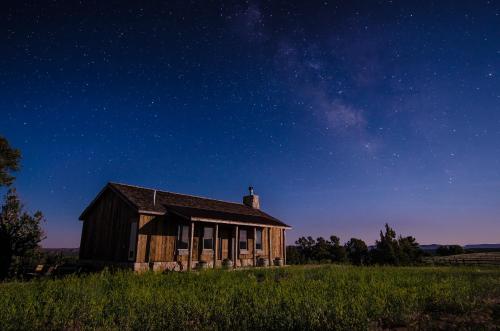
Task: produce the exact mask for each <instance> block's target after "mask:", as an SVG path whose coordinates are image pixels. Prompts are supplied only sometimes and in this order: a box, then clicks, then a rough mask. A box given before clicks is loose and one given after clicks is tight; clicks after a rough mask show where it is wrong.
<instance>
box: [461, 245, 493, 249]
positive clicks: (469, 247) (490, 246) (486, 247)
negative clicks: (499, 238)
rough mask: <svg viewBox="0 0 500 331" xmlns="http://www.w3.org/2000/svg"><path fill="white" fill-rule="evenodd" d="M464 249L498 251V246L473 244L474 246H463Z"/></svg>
mask: <svg viewBox="0 0 500 331" xmlns="http://www.w3.org/2000/svg"><path fill="white" fill-rule="evenodd" d="M464 248H465V249H473V248H480V249H488V248H494V249H499V248H500V244H475V245H465V246H464Z"/></svg>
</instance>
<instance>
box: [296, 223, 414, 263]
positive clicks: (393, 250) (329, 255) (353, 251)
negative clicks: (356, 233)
mask: <svg viewBox="0 0 500 331" xmlns="http://www.w3.org/2000/svg"><path fill="white" fill-rule="evenodd" d="M295 244H296V246H289V247H287V262H288V263H290V264H304V263H325V262H340V263H342V262H350V263H352V264H354V265H367V264H381V265H413V264H418V263H421V262H422V259H423V256H424V252H423V251H422V249H420V247H419V244H418V242H417V241H416V239H415V238H414V237H412V236H407V237H403V236H399V237H398V236H397V235H396V231H394V229H393V228H391V227H390V226H389V224H385V229H384V231H380V239H379V240H377V241H376V242H375V247H373V248H372V249H371V250H370V249H369V248H368V246H367V245H366V243H365V242H364V241H363V240H361V239H357V238H351V240H349V241H348V242H346V243H345V244H344V245H341V244H340V238H339V237H337V236H335V235H332V236H330V240H326V239H325V238H323V237H319V238H317V239H316V240H314V239H313V238H312V237H307V238H306V237H301V238H299V239H298V240H297V241H296V242H295Z"/></svg>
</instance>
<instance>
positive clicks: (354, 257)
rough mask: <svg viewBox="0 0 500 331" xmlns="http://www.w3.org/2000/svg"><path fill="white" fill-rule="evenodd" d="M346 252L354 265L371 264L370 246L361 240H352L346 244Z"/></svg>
mask: <svg viewBox="0 0 500 331" xmlns="http://www.w3.org/2000/svg"><path fill="white" fill-rule="evenodd" d="M345 250H346V253H347V258H348V260H349V261H350V262H351V263H352V264H354V265H364V264H368V263H369V262H370V261H369V254H368V246H366V243H365V242H364V241H363V240H361V239H357V238H351V240H349V241H348V242H347V243H346V244H345Z"/></svg>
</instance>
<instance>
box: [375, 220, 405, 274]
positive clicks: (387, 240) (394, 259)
mask: <svg viewBox="0 0 500 331" xmlns="http://www.w3.org/2000/svg"><path fill="white" fill-rule="evenodd" d="M398 249H399V247H398V241H397V240H396V231H394V230H393V229H392V228H391V227H390V226H389V224H387V223H386V224H385V233H382V230H381V231H380V240H377V241H376V242H375V248H374V249H373V250H372V251H371V258H372V261H373V262H374V263H378V264H394V265H398V264H399V257H398Z"/></svg>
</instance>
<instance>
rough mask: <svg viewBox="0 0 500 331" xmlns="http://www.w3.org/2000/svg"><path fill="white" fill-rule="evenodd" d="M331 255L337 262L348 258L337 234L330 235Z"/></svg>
mask: <svg viewBox="0 0 500 331" xmlns="http://www.w3.org/2000/svg"><path fill="white" fill-rule="evenodd" d="M330 256H331V260H332V261H335V262H345V261H346V260H347V254H346V250H345V247H344V246H342V245H341V244H340V238H339V237H337V236H335V235H332V236H330Z"/></svg>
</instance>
